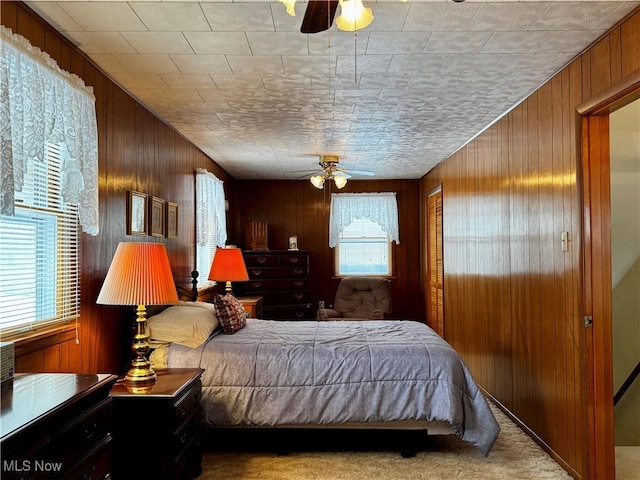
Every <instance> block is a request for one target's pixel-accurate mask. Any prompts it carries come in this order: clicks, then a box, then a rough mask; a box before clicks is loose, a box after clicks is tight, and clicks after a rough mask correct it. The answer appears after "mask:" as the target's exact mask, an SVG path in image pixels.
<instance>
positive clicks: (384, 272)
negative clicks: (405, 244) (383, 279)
mask: <svg viewBox="0 0 640 480" xmlns="http://www.w3.org/2000/svg"><path fill="white" fill-rule="evenodd" d="M335 255H336V275H339V276H346V275H375V276H388V275H391V273H392V264H391V258H392V257H391V241H390V240H389V236H388V235H387V234H386V233H385V232H384V231H383V230H382V228H380V225H378V224H377V223H374V222H372V221H371V220H366V219H358V220H354V221H353V222H352V223H351V224H350V225H349V226H347V227H345V228H344V229H343V230H342V234H341V235H340V239H339V241H338V245H337V246H336V252H335Z"/></svg>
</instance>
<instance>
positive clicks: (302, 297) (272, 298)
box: [263, 290, 311, 308]
mask: <svg viewBox="0 0 640 480" xmlns="http://www.w3.org/2000/svg"><path fill="white" fill-rule="evenodd" d="M310 297H311V293H310V292H309V290H293V291H291V290H290V291H287V290H283V291H277V292H271V293H270V294H269V295H268V296H267V298H266V299H265V302H264V305H265V306H272V305H298V304H301V303H303V304H306V303H309V301H310ZM263 308H264V307H263Z"/></svg>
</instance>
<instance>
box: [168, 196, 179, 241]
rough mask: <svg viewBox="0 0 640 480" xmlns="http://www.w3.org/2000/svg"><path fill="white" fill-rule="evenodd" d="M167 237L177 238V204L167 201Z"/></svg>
mask: <svg viewBox="0 0 640 480" xmlns="http://www.w3.org/2000/svg"><path fill="white" fill-rule="evenodd" d="M166 222H167V238H178V204H177V203H173V202H167V219H166Z"/></svg>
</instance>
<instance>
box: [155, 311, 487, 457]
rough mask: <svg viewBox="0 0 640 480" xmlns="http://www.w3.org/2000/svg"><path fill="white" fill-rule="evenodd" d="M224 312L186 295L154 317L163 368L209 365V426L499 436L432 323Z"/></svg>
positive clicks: (476, 441)
mask: <svg viewBox="0 0 640 480" xmlns="http://www.w3.org/2000/svg"><path fill="white" fill-rule="evenodd" d="M221 312H222V310H221V309H220V308H218V309H216V308H215V306H214V305H212V304H204V303H188V302H181V304H180V305H178V306H174V307H169V308H168V309H167V310H165V311H164V312H162V313H161V314H159V315H155V316H153V317H151V318H150V319H149V326H150V333H151V337H152V339H153V340H154V342H155V344H154V347H155V351H154V353H153V355H152V362H153V363H154V365H155V367H156V368H157V367H170V368H181V367H199V368H203V369H204V370H205V372H204V374H203V376H202V384H203V397H202V400H201V406H202V409H203V421H204V424H205V426H208V427H225V428H227V427H258V428H259V427H288V428H291V427H305V428H310V427H321V428H329V427H332V428H338V427H349V428H352V427H369V428H401V429H407V428H422V429H426V430H427V431H428V433H429V434H443V433H453V434H455V435H457V436H458V437H460V438H461V439H462V440H465V441H467V442H469V443H470V444H472V445H474V446H475V447H477V448H478V449H479V450H480V452H482V453H483V454H484V455H488V454H489V452H490V450H491V448H492V446H493V444H494V443H495V441H496V439H497V437H498V434H499V431H500V429H499V426H498V423H497V421H496V420H495V417H494V416H493V413H492V412H491V410H490V408H489V406H488V403H487V401H486V399H485V397H484V396H483V394H482V392H481V391H480V389H479V388H478V386H477V384H476V383H475V381H474V379H473V377H472V376H471V374H470V372H469V371H468V369H467V368H466V366H465V364H464V362H463V361H462V359H461V358H460V357H459V355H458V354H457V353H456V352H455V350H454V349H453V348H452V347H451V346H450V345H449V344H447V343H446V342H445V341H444V340H443V339H442V338H441V337H439V336H438V335H437V334H436V333H435V332H434V331H433V330H432V329H430V328H429V327H428V326H426V325H425V324H423V323H419V322H415V321H398V320H373V321H358V322H350V321H344V322H316V321H270V320H259V319H253V318H249V319H246V320H244V321H240V323H242V326H239V328H237V327H238V325H235V326H234V327H233V328H234V329H235V330H234V331H233V332H231V333H225V332H226V331H227V329H226V327H227V326H228V324H223V325H222V327H221V326H219V325H218V324H219V323H220V320H221V319H222V318H223V317H225V315H221ZM196 319H198V320H196ZM163 329H164V330H163ZM178 330H179V331H180V333H179V334H178Z"/></svg>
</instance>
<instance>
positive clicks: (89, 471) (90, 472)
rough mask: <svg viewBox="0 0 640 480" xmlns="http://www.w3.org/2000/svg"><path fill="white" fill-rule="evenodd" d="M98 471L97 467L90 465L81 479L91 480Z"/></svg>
mask: <svg viewBox="0 0 640 480" xmlns="http://www.w3.org/2000/svg"><path fill="white" fill-rule="evenodd" d="M95 471H96V466H95V465H89V466H88V467H87V469H86V470H85V471H84V473H83V474H82V476H81V477H80V479H81V480H90V479H91V476H92V475H93V472H95Z"/></svg>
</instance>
